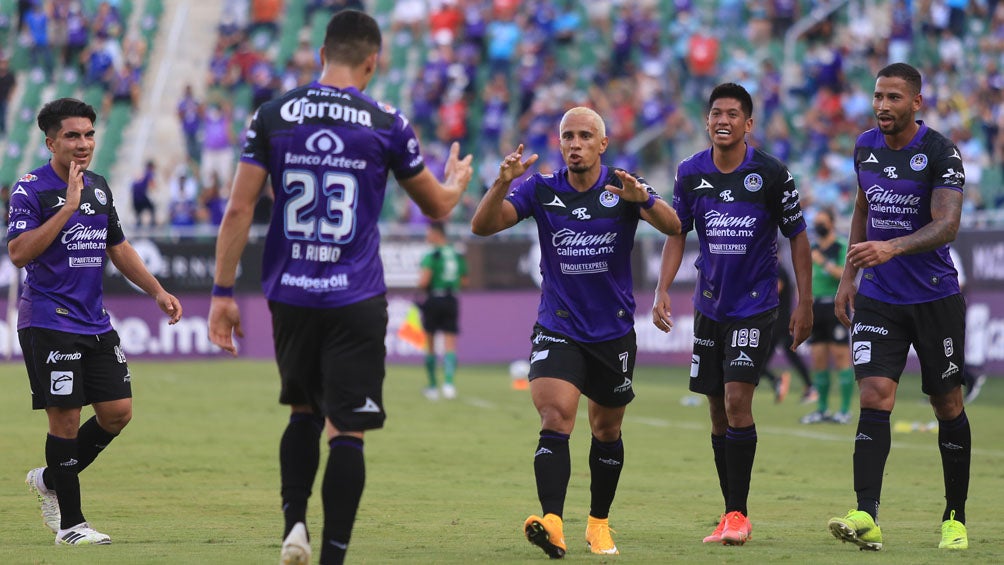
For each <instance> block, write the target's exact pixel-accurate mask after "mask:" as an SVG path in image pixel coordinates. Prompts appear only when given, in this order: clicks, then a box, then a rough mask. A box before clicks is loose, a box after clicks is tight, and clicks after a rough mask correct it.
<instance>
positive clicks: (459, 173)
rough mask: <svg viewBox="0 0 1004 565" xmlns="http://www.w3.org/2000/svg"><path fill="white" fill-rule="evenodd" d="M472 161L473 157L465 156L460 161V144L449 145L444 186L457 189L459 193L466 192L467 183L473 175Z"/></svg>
mask: <svg viewBox="0 0 1004 565" xmlns="http://www.w3.org/2000/svg"><path fill="white" fill-rule="evenodd" d="M473 159H474V156H473V155H467V156H466V157H464V158H463V159H461V158H460V144H459V143H457V142H456V141H454V142H453V144H452V145H450V155H449V156H448V157H447V158H446V170H445V171H444V172H445V175H446V180H445V184H446V185H447V186H453V187H455V188H457V189H458V190H459V191H460V192H464V191H465V190H467V183H469V182H470V181H471V177H472V176H473V175H474V167H472V166H471V161H472V160H473Z"/></svg>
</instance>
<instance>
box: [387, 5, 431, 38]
mask: <svg viewBox="0 0 1004 565" xmlns="http://www.w3.org/2000/svg"><path fill="white" fill-rule="evenodd" d="M425 21H426V8H425V0H397V1H396V2H394V12H393V13H392V14H391V27H390V34H391V39H392V40H393V41H394V43H395V44H401V42H402V40H403V41H407V40H406V39H404V38H402V37H400V35H399V32H400V31H401V30H402V29H404V28H408V30H409V31H410V32H411V36H412V37H413V38H415V39H418V38H420V37H422V29H423V25H424V24H425Z"/></svg>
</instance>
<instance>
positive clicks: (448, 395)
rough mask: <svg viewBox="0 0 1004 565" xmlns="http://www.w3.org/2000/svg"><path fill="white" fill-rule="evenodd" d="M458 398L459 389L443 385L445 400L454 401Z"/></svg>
mask: <svg viewBox="0 0 1004 565" xmlns="http://www.w3.org/2000/svg"><path fill="white" fill-rule="evenodd" d="M456 397H457V387H455V386H453V385H450V384H446V385H443V398H445V399H447V400H453V399H454V398H456Z"/></svg>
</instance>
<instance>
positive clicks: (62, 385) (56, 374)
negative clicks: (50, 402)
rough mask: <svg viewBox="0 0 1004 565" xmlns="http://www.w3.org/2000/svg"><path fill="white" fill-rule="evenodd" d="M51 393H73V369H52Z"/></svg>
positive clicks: (57, 394) (50, 376) (61, 394)
mask: <svg viewBox="0 0 1004 565" xmlns="http://www.w3.org/2000/svg"><path fill="white" fill-rule="evenodd" d="M49 394H53V395H55V396H69V395H71V394H73V371H52V372H51V373H49Z"/></svg>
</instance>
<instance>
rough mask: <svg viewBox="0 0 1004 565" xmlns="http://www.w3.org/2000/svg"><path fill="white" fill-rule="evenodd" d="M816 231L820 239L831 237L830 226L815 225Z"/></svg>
mask: <svg viewBox="0 0 1004 565" xmlns="http://www.w3.org/2000/svg"><path fill="white" fill-rule="evenodd" d="M812 227H813V228H814V229H815V230H816V235H818V236H819V237H826V236H828V235H830V226H827V225H826V224H813V226H812Z"/></svg>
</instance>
